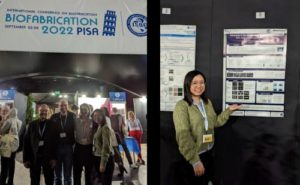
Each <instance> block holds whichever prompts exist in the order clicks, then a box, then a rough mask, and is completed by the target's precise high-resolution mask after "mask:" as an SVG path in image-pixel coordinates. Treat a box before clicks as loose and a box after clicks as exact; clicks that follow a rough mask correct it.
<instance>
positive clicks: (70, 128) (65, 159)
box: [50, 99, 76, 185]
mask: <svg viewBox="0 0 300 185" xmlns="http://www.w3.org/2000/svg"><path fill="white" fill-rule="evenodd" d="M59 108H60V112H59V113H56V114H53V115H52V117H51V119H50V120H51V121H52V122H53V125H54V130H55V133H58V134H59V136H58V142H57V143H56V146H57V147H56V158H57V164H56V166H55V169H54V171H55V173H54V175H55V176H54V181H55V184H56V185H62V184H64V185H71V184H72V179H71V172H72V165H73V145H74V143H75V137H74V128H75V120H76V115H75V114H74V113H73V112H70V111H68V101H67V100H64V99H62V100H60V102H59ZM62 170H63V175H64V183H63V182H62Z"/></svg>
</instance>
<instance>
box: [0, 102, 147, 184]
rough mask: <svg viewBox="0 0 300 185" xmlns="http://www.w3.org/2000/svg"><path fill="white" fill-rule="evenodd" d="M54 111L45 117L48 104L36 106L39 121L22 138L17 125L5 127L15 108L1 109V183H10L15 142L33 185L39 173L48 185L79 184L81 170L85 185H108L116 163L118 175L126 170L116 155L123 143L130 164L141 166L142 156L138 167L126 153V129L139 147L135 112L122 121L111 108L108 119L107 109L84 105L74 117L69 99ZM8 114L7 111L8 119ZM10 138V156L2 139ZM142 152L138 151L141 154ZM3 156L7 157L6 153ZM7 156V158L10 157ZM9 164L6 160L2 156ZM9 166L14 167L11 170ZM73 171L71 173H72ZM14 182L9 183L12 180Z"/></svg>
mask: <svg viewBox="0 0 300 185" xmlns="http://www.w3.org/2000/svg"><path fill="white" fill-rule="evenodd" d="M59 109H60V111H59V112H58V113H55V114H53V115H51V117H50V116H49V111H50V108H49V107H48V105H46V104H42V105H40V106H39V118H38V119H36V120H34V121H33V122H31V123H29V124H28V125H27V127H26V132H25V134H24V137H22V138H21V137H20V138H18V137H19V135H18V131H19V130H20V125H21V123H20V121H19V120H18V119H16V120H18V121H15V120H13V121H10V122H11V124H10V125H11V126H10V127H9V130H8V131H7V129H3V127H4V126H2V123H3V125H7V124H8V123H7V122H8V120H9V119H13V118H14V115H16V113H14V112H13V110H15V111H16V109H15V108H13V109H12V110H9V109H8V110H7V109H5V107H4V108H3V109H2V111H1V125H0V126H1V127H0V128H1V129H0V141H1V143H0V154H1V177H0V184H1V185H2V184H3V185H6V184H8V185H12V184H13V174H12V173H11V172H10V171H12V168H13V171H14V165H10V163H9V162H13V163H14V162H15V161H14V160H15V153H16V151H17V149H15V148H18V147H19V141H20V140H21V139H22V140H23V141H24V144H23V148H22V149H23V163H24V166H25V167H26V168H29V170H30V178H31V185H38V184H40V175H41V171H42V172H43V173H42V174H43V175H44V180H45V183H46V185H53V184H56V185H62V184H64V185H71V184H72V176H73V181H74V185H80V184H81V174H82V171H83V168H84V173H85V184H86V185H92V184H103V185H106V184H108V185H109V184H111V183H112V177H113V171H114V164H115V162H116V163H117V164H118V167H119V170H120V173H119V174H118V176H120V177H122V176H123V175H124V172H125V173H126V172H127V170H126V168H125V167H124V163H123V160H122V157H121V156H120V152H119V147H118V146H119V145H122V147H123V149H124V152H125V154H126V157H127V159H128V162H129V165H130V167H132V168H137V167H138V165H143V164H145V162H144V160H143V159H142V155H141V152H140V154H139V155H138V161H137V163H136V164H134V163H133V162H132V158H131V155H130V153H129V151H128V148H127V145H126V142H125V136H126V134H127V131H128V130H129V135H130V136H132V137H134V138H135V139H136V140H137V142H138V143H139V146H140V143H141V135H142V132H143V129H142V126H141V124H140V122H139V120H138V119H137V118H136V117H135V114H134V112H133V111H129V113H128V120H127V123H125V121H124V119H123V116H122V115H120V114H118V110H117V109H116V108H113V113H112V115H110V114H109V111H108V110H107V108H105V107H103V108H101V109H96V110H94V111H93V110H91V107H90V106H89V105H88V104H85V103H84V104H81V105H80V112H79V114H78V115H77V114H76V113H74V112H72V111H69V110H68V101H67V100H64V99H63V100H61V101H60V102H59ZM7 112H10V114H9V115H8V113H7ZM7 117H8V118H7ZM5 134H6V135H9V136H10V138H9V139H6V140H9V141H7V143H10V144H11V143H13V142H12V141H14V140H13V139H15V140H16V142H15V145H16V146H12V145H11V146H12V147H11V149H10V153H7V155H6V156H5V155H4V153H5V152H2V151H1V148H2V147H1V145H2V143H3V142H4V139H5V136H6V135H5ZM140 151H141V150H140ZM5 154H6V153H5ZM8 154H9V155H8ZM7 157H8V158H9V160H10V161H8V162H7V160H6V158H7ZM10 166H13V167H10ZM72 173H73V174H72ZM11 175H12V178H11V180H10V177H11ZM8 177H9V178H8Z"/></svg>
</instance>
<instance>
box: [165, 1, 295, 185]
mask: <svg viewBox="0 0 300 185" xmlns="http://www.w3.org/2000/svg"><path fill="white" fill-rule="evenodd" d="M299 8H300V3H296V2H290V1H289V2H285V1H272V0H266V1H258V0H254V1H253V0H245V1H243V2H240V1H236V0H226V1H224V0H223V1H222V0H209V1H197V2H195V1H191V0H188V1H184V2H182V1H179V0H175V1H170V0H161V1H160V20H161V21H160V184H161V185H294V184H300V175H299V174H300V148H299V138H300V137H299V136H300V125H299V124H300V116H299V115H300V114H299V113H300V110H299V108H300V107H299V103H300V91H299V90H300V64H299V62H297V61H298V50H299V49H300V45H299V44H298V43H300V38H299V37H298V36H297V33H299V31H300V25H299V24H297V23H296V21H295V20H296V18H297V17H300V13H299V11H297V9H299ZM298 41H299V42H298Z"/></svg>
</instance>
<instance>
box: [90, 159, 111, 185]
mask: <svg viewBox="0 0 300 185" xmlns="http://www.w3.org/2000/svg"><path fill="white" fill-rule="evenodd" d="M94 160H95V161H94V165H95V166H94V173H95V179H94V182H93V185H98V184H101V185H111V184H112V177H113V173H114V168H115V163H114V158H113V156H112V155H111V156H110V157H109V158H108V162H107V164H106V169H105V172H104V173H100V170H99V168H100V161H101V158H100V157H94Z"/></svg>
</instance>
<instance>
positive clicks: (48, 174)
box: [30, 154, 54, 185]
mask: <svg viewBox="0 0 300 185" xmlns="http://www.w3.org/2000/svg"><path fill="white" fill-rule="evenodd" d="M42 168H43V174H44V179H45V184H46V185H53V182H54V169H51V168H50V165H49V160H45V159H43V155H39V154H38V157H37V159H36V161H35V162H34V163H33V164H31V167H30V179H31V185H39V184H40V177H41V169H42Z"/></svg>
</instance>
